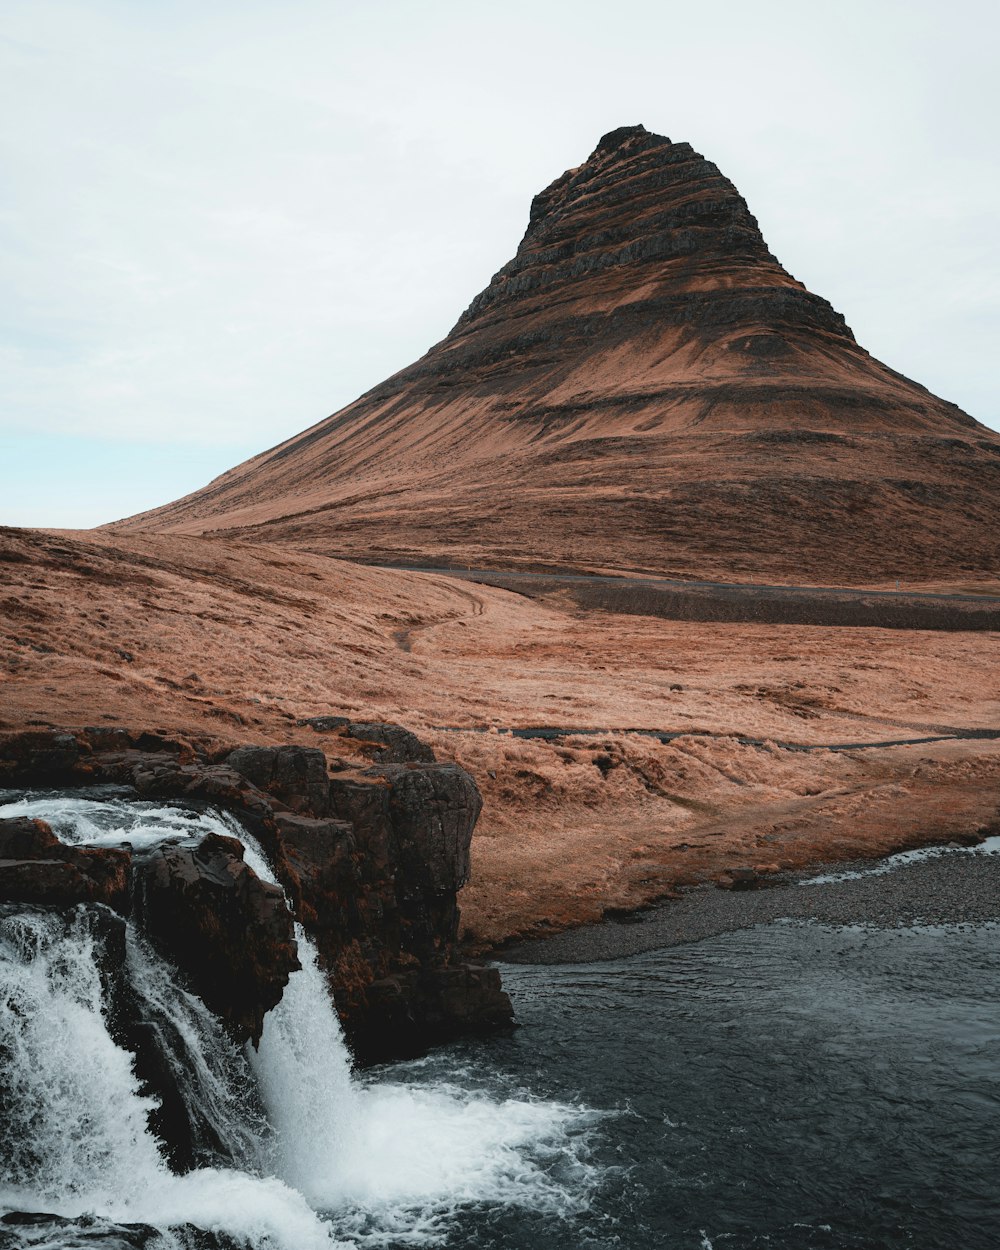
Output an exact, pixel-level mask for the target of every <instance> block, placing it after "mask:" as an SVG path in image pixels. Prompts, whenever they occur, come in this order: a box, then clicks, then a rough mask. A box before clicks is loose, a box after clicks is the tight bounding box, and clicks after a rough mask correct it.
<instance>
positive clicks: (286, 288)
mask: <svg viewBox="0 0 1000 1250" xmlns="http://www.w3.org/2000/svg"><path fill="white" fill-rule="evenodd" d="M6 10H7V14H6V27H7V34H8V37H7V40H6V41H5V42H3V43H0V62H2V63H0V92H2V99H0V106H2V120H0V144H2V150H3V151H2V155H3V169H4V171H5V173H4V175H3V179H4V181H3V190H2V198H0V206H2V207H0V283H2V286H3V290H4V292H5V295H4V301H3V307H4V312H3V326H2V328H3V336H2V339H3V345H4V346H3V349H2V350H3V356H2V361H3V365H4V369H3V379H2V381H0V405H2V407H0V422H2V427H3V428H6V429H7V430H9V431H24V430H29V431H35V432H37V431H48V432H50V433H52V434H53V435H54V436H60V435H68V434H74V435H81V434H85V435H89V436H93V437H95V438H101V439H104V440H106V441H105V443H104V444H103V446H105V448H107V449H110V450H108V453H107V454H113V448H114V446H115V440H127V441H132V442H142V441H147V442H149V443H151V444H155V443H163V442H167V441H173V442H176V443H181V444H190V445H192V446H202V447H206V448H223V449H224V448H227V447H232V449H233V453H234V454H233V458H234V459H236V458H238V457H239V456H241V455H244V454H245V453H246V448H247V447H248V446H250V447H259V448H263V447H265V446H267V445H269V444H271V443H273V442H276V441H278V440H279V439H281V438H283V437H286V436H287V435H289V434H291V433H293V432H294V431H296V430H298V429H301V428H304V427H305V426H307V425H309V424H311V423H312V422H313V421H315V420H317V419H318V418H319V417H321V416H323V415H325V414H326V413H327V412H330V411H333V410H334V409H336V408H338V407H339V406H341V405H342V404H344V403H347V402H349V401H350V400H351V399H353V398H354V397H355V396H356V395H357V394H359V393H360V392H362V391H363V390H365V389H367V388H368V387H369V386H371V385H374V384H375V383H376V382H378V381H380V380H381V379H382V378H383V377H385V376H386V375H387V374H389V373H391V372H393V371H394V370H395V369H397V368H400V367H402V366H403V365H405V364H407V363H409V362H410V361H411V360H412V359H414V358H415V357H416V356H418V355H419V354H420V353H421V352H422V351H424V350H425V349H426V348H427V347H428V346H429V345H430V344H431V343H432V342H434V341H436V340H437V339H438V338H440V337H441V336H442V335H443V334H444V333H446V331H447V330H448V329H449V328H450V326H451V325H452V324H453V323H454V321H455V320H456V318H457V316H458V314H459V313H460V312H461V311H462V309H463V308H464V307H465V305H466V304H467V303H468V301H469V300H470V299H471V297H472V296H473V295H474V294H475V293H476V292H477V291H478V290H479V289H480V288H481V287H482V286H484V285H485V283H486V281H487V280H488V279H489V277H490V275H491V274H492V272H493V271H494V270H495V269H496V268H498V267H499V266H500V264H502V263H503V262H504V261H505V260H506V259H507V258H508V257H509V256H510V255H511V254H512V253H513V250H514V248H515V246H516V244H517V241H518V239H519V237H520V234H521V232H522V230H523V228H524V224H525V222H526V219H527V209H528V203H529V201H530V198H531V196H532V195H533V194H534V193H535V192H536V191H538V190H540V189H541V188H542V187H543V186H544V185H545V184H546V183H548V182H549V181H551V179H552V178H554V177H555V176H556V175H557V174H559V173H560V172H561V171H562V170H563V169H564V168H566V167H567V166H569V165H572V164H575V163H578V162H579V161H580V160H582V159H583V158H584V157H585V156H586V155H587V154H588V152H589V151H590V149H591V148H592V147H593V145H594V143H595V142H596V140H597V138H598V137H599V136H600V134H601V133H602V132H603V131H605V130H608V129H611V128H612V127H614V126H617V125H621V124H629V123H633V122H638V121H641V122H643V123H644V124H645V125H646V126H647V127H649V128H650V129H654V130H659V131H661V132H662V133H666V134H669V135H671V137H673V138H675V139H689V140H690V141H691V142H692V143H694V144H695V146H696V147H699V148H700V149H701V150H702V151H704V152H705V153H706V155H708V156H709V157H710V158H711V159H713V160H715V161H716V162H717V163H718V164H719V165H720V167H721V168H722V169H723V171H724V172H725V173H727V174H728V175H729V176H730V177H731V178H732V179H733V181H734V182H735V183H736V184H737V186H738V187H739V188H740V189H741V191H742V192H743V193H744V195H746V197H747V199H748V201H749V203H750V207H751V209H752V211H754V213H755V214H756V216H757V217H758V219H759V221H760V222H761V226H762V229H763V231H764V235H765V238H767V240H768V242H769V243H770V245H771V247H772V250H774V252H775V253H776V255H777V256H778V257H779V259H781V260H782V261H783V263H784V264H785V265H786V266H787V267H788V268H789V269H790V270H791V271H792V272H793V273H794V274H795V275H796V276H797V277H799V278H801V279H802V280H803V281H805V282H806V283H807V285H809V286H810V287H811V288H812V289H814V290H815V291H817V292H818V293H820V294H822V295H825V296H826V297H827V298H829V299H830V300H831V301H832V302H833V303H834V305H835V306H836V307H837V308H838V309H839V310H840V311H841V312H843V313H844V314H845V315H846V317H847V319H848V322H849V324H851V325H852V326H853V327H854V329H855V331H856V332H857V334H858V337H859V339H860V340H861V342H862V343H863V344H864V345H865V346H866V347H868V348H869V350H871V351H872V352H873V353H874V354H876V355H878V356H880V357H882V358H883V359H885V360H886V362H887V363H889V364H891V365H892V366H893V367H895V368H898V369H900V370H902V371H903V372H904V373H908V374H910V376H913V377H916V378H917V380H919V381H922V382H924V383H925V384H927V385H929V386H931V387H932V389H934V390H936V391H938V392H939V393H940V394H942V395H943V396H944V397H945V398H948V399H952V400H954V401H956V402H958V403H960V404H962V405H963V406H964V407H966V408H967V409H968V410H969V411H971V412H972V413H973V415H975V416H977V417H979V418H980V419H981V420H985V421H987V422H990V423H993V424H1000V403H998V394H997V384H996V380H995V371H994V368H993V363H992V359H991V357H992V354H993V352H994V350H995V347H994V345H995V341H996V330H997V328H998V326H997V323H998V320H1000V296H998V294H997V292H998V291H1000V282H998V278H1000V273H998V271H1000V257H998V254H997V245H996V243H995V241H994V240H995V221H996V218H997V210H998V207H1000V162H998V157H997V151H996V145H995V141H994V137H993V134H992V126H993V121H994V119H995V117H996V116H997V115H998V113H1000V99H998V96H1000V87H998V85H997V81H996V76H995V75H994V74H993V73H992V67H991V64H990V61H991V57H992V51H991V49H992V48H993V47H994V46H995V40H996V36H997V34H998V33H1000V31H998V26H1000V18H998V15H997V11H996V9H995V6H993V5H992V4H982V3H972V2H965V3H957V4H952V5H950V6H948V8H947V11H945V10H944V9H943V8H942V6H940V5H938V4H935V3H919V2H918V3H897V2H895V0H880V2H879V3H878V4H869V3H864V4H862V3H859V2H857V0H854V2H850V0H848V2H847V3H842V4H840V5H838V6H836V8H835V9H831V8H829V7H828V6H812V5H809V6H806V5H801V4H798V3H792V2H791V0H771V2H770V3H760V4H757V5H754V6H748V5H745V4H738V3H735V2H734V0H731V2H729V3H720V4H717V5H714V6H702V7H700V8H697V9H695V7H694V6H690V5H686V4H685V5H681V4H670V3H662V2H661V3H656V4H654V3H643V2H640V0H621V2H620V3H619V4H617V5H615V6H613V7H612V8H609V7H608V6H607V5H606V4H596V3H589V2H583V3H581V2H577V3H570V2H569V0H549V2H548V3H545V2H541V3H539V2H532V3H528V2H527V0H510V2H509V3H506V4H505V5H503V6H499V5H489V6H487V5H469V4H467V3H462V4H460V3H457V2H453V0H438V2H437V3H428V4H420V5H417V4H415V3H406V2H403V0H383V2H381V3H368V2H366V3H361V2H357V3H354V2H350V0H338V2H337V3H327V2H321V0H300V2H297V3H291V4H284V5H279V4H277V3H235V2H230V0H220V2H219V3H215V4H212V5H209V6H206V5H196V4H192V3H186V2H180V0H170V2H162V3H156V2H155V0H144V3H143V4H141V5H135V4H126V3H121V2H114V0H82V2H81V0H74V2H73V3H69V2H66V3H62V4H60V3H53V2H51V0H29V2H26V3H17V2H14V3H11V2H9V0H8V4H7V5H6ZM237 449H238V450H237ZM167 485H168V484H167V483H166V482H163V483H161V484H159V485H158V484H156V483H155V482H153V481H152V480H151V486H150V490H151V491H152V493H153V495H157V497H156V498H153V497H151V498H150V503H154V502H160V501H162V498H163V497H168V496H169V490H167V489H166V487H167ZM161 486H162V487H163V490H162V491H161V489H160V488H161ZM164 492H165V493H164Z"/></svg>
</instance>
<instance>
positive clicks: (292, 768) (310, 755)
mask: <svg viewBox="0 0 1000 1250" xmlns="http://www.w3.org/2000/svg"><path fill="white" fill-rule="evenodd" d="M225 762H226V764H227V765H228V766H229V767H230V768H232V769H234V770H235V771H236V772H238V773H239V774H240V775H241V776H243V777H246V779H247V780H248V781H252V782H253V784H254V785H255V786H257V787H258V788H259V789H261V790H268V791H270V792H271V793H272V794H274V795H277V797H278V798H280V799H282V800H283V801H284V802H285V803H287V804H288V806H289V807H290V808H292V810H293V811H308V812H311V813H312V814H313V815H316V816H325V815H326V811H327V803H328V798H327V796H328V792H329V783H328V782H327V776H326V756H325V755H324V754H323V752H322V751H319V750H317V749H316V748H314V747H238V748H237V749H236V750H235V751H230V753H229V754H228V755H227V756H226V761H225Z"/></svg>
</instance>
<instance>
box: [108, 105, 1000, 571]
mask: <svg viewBox="0 0 1000 1250" xmlns="http://www.w3.org/2000/svg"><path fill="white" fill-rule="evenodd" d="M998 521H1000V436H997V435H996V434H994V433H992V432H991V431H989V430H987V429H985V428H984V427H983V426H980V425H979V424H978V423H977V422H975V421H974V420H973V419H972V418H971V417H969V416H967V415H966V414H965V413H963V412H962V411H961V410H960V409H958V408H956V407H955V406H954V405H953V404H949V403H946V402H944V401H942V400H940V399H937V398H936V397H935V396H933V395H931V394H930V393H929V392H928V391H926V390H925V389H924V388H923V387H921V386H919V385H917V384H916V383H913V382H910V381H909V380H908V379H906V378H903V377H902V376H900V375H899V374H898V373H896V372H894V371H893V370H892V369H889V368H887V367H886V366H885V365H882V364H880V363H879V362H878V361H877V360H875V359H873V358H872V357H871V356H869V355H868V353H867V352H865V351H864V350H863V349H862V348H861V347H859V346H858V344H857V343H856V342H855V340H854V336H853V335H852V334H851V331H850V330H849V329H848V327H847V325H846V323H845V321H844V318H843V317H842V316H841V315H840V314H839V313H838V312H836V311H835V310H834V309H833V308H832V307H831V306H830V304H829V303H828V302H827V301H826V300H825V299H822V298H821V297H820V296H818V295H814V294H812V293H811V292H809V291H807V290H806V289H805V287H803V285H802V284H801V283H800V282H797V281H796V280H795V279H794V278H793V277H791V275H790V274H789V273H788V272H787V271H786V270H785V269H784V268H782V266H781V264H780V263H779V262H778V260H777V259H776V258H775V257H774V256H773V255H772V254H771V252H770V251H769V249H768V247H767V245H766V243H765V242H764V238H763V236H762V234H761V231H760V229H759V227H758V224H757V221H756V220H755V218H754V217H753V215H752V213H751V212H750V209H749V208H748V207H747V204H746V202H745V201H744V200H743V198H742V196H741V195H740V194H739V192H738V191H737V189H736V188H735V187H734V186H733V184H732V183H731V182H730V181H729V180H728V179H727V178H726V177H725V176H724V175H723V174H722V172H721V171H720V170H719V169H718V167H717V166H716V165H714V164H713V163H712V162H711V161H709V160H707V159H706V158H705V157H704V156H702V155H701V154H700V153H698V152H696V151H695V150H694V149H693V148H692V147H691V145H690V144H687V143H674V142H672V141H671V140H670V139H668V138H666V137H664V136H662V135H657V134H653V133H651V132H649V131H647V130H646V129H645V128H644V127H642V126H622V127H619V128H618V129H616V130H612V131H609V132H608V133H607V134H606V135H604V136H603V137H602V138H601V139H600V141H599V142H598V144H597V146H596V147H595V149H594V150H593V152H592V153H591V155H590V156H589V157H588V158H587V159H586V160H585V161H584V162H583V164H581V165H578V166H575V167H574V168H571V169H568V170H567V171H566V172H565V173H563V174H562V175H560V176H559V177H558V178H556V179H555V181H554V182H552V183H551V184H550V185H549V186H548V187H546V188H545V190H543V191H542V192H540V193H539V194H538V195H537V196H535V198H534V200H533V202H532V204H531V210H530V214H529V220H528V226H527V229H526V231H525V234H524V237H523V238H522V240H521V243H520V245H519V247H518V249H517V251H516V253H515V255H514V256H513V257H512V258H511V260H510V261H509V262H508V263H507V264H506V265H504V266H503V268H502V269H500V270H499V272H498V273H496V274H495V275H494V276H493V278H492V280H491V281H490V282H489V284H488V285H487V286H486V288H485V289H484V290H482V291H481V292H480V294H479V295H477V296H476V297H475V298H474V299H473V300H472V302H471V303H470V305H469V307H468V308H467V309H466V311H465V312H464V313H463V314H462V316H461V317H460V318H459V320H458V322H457V324H456V325H455V328H454V329H453V330H452V332H451V333H450V334H449V335H448V336H447V338H445V339H444V340H443V341H442V342H441V343H438V344H437V345H436V346H434V347H432V348H431V349H430V351H428V352H427V354H426V355H425V356H423V357H422V358H421V359H420V360H418V361H417V362H416V363H415V364H413V365H411V366H409V367H408V368H406V369H403V370H402V371H401V372H399V373H397V374H395V375H394V376H393V377H391V378H389V379H387V380H386V381H385V382H383V383H382V384H380V385H379V386H376V387H375V388H373V389H372V390H371V391H369V392H368V393H367V394H365V395H363V396H362V397H361V398H360V399H359V400H357V401H356V402H355V403H354V404H351V405H350V406H349V407H347V408H345V409H343V410H342V411H341V412H338V413H335V414H334V415H333V416H332V417H329V418H328V419H327V420H326V421H323V422H320V424H319V425H316V426H314V427H312V428H311V429H309V430H307V431H305V432H304V433H303V434H300V435H298V436H296V437H295V438H292V439H289V440H288V441H287V442H285V443H283V444H281V446H279V447H276V448H274V449H272V450H271V451H269V452H265V453H263V454H261V455H259V456H257V457H255V458H254V459H253V460H250V461H247V462H246V464H243V465H240V466H238V467H237V468H235V469H233V470H231V471H230V472H229V473H227V474H225V475H223V477H221V478H219V479H217V480H216V481H215V482H213V483H211V484H210V485H209V486H208V487H206V488H205V489H204V490H202V491H198V492H196V493H195V494H194V495H191V496H188V497H187V498H185V499H182V500H179V501H177V502H176V503H174V504H170V505H168V506H167V507H165V508H162V509H159V510H157V511H156V512H154V513H148V514H146V515H144V516H141V517H136V518H132V519H131V520H130V521H128V522H124V523H123V524H124V525H126V526H127V527H128V528H143V527H152V528H167V529H175V530H182V531H186V532H191V533H203V532H214V533H224V534H230V535H237V536H239V537H241V538H260V539H263V540H266V541H271V542H285V543H289V544H291V545H301V546H306V547H308V548H309V549H311V550H314V551H323V552H327V553H329V554H335V555H343V556H353V557H356V558H358V559H362V560H368V561H397V562H399V561H401V562H407V563H414V564H420V565H428V564H431V565H453V564H459V565H463V566H469V565H471V566H473V567H497V566H508V567H517V566H528V567H536V568H538V567H542V568H563V569H567V568H570V569H593V568H597V569H605V570H607V569H621V570H623V571H626V570H633V571H643V572H649V573H668V574H675V575H680V576H686V575H698V576H717V577H721V578H723V579H734V580H741V579H745V580H751V581H762V580H764V581H766V580H789V581H796V580H814V581H816V580H820V581H840V582H846V583H865V582H877V581H879V580H881V579H884V578H886V577H891V578H895V577H900V576H905V577H907V578H908V579H910V580H913V579H914V578H924V577H926V578H931V577H935V576H940V575H942V573H947V574H948V575H953V574H954V570H955V569H956V568H962V569H965V570H971V569H979V568H982V567H989V566H992V565H993V564H995V563H997V562H1000V523H998Z"/></svg>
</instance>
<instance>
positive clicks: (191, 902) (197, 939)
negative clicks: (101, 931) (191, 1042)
mask: <svg viewBox="0 0 1000 1250" xmlns="http://www.w3.org/2000/svg"><path fill="white" fill-rule="evenodd" d="M136 910H137V913H138V918H139V921H140V924H141V926H142V929H143V931H144V932H145V934H146V935H147V937H148V938H149V939H150V941H151V942H152V943H153V945H154V946H155V947H156V948H157V950H158V951H159V952H160V954H162V955H163V956H164V957H165V958H166V959H168V960H169V961H170V962H171V963H173V964H174V965H175V966H176V967H177V968H178V969H180V971H181V972H182V973H183V974H184V976H185V977H186V978H187V979H188V981H189V983H190V985H191V988H192V989H193V990H194V991H195V993H197V994H198V996H199V997H200V998H201V999H202V1001H203V1002H204V1003H205V1005H206V1006H207V1007H208V1008H209V1009H210V1010H211V1011H213V1012H214V1013H215V1014H216V1015H217V1016H219V1017H220V1018H221V1019H222V1020H223V1021H225V1023H226V1025H227V1026H228V1029H229V1032H230V1033H231V1035H232V1036H233V1038H234V1039H235V1040H236V1041H237V1042H244V1041H247V1040H251V1039H252V1040H253V1041H255V1042H256V1041H257V1040H258V1039H259V1038H260V1033H261V1029H262V1027H263V1023H264V1015H265V1013H266V1012H268V1011H270V1009H271V1008H272V1007H274V1006H275V1005H276V1004H277V1003H279V1002H280V1001H281V995H282V992H283V991H284V988H285V986H286V985H287V984H288V978H289V976H290V975H291V973H292V972H294V971H295V969H296V968H298V967H299V966H300V964H299V960H298V954H297V951H296V945H295V937H294V932H293V928H292V918H291V915H290V914H289V912H288V908H287V906H286V905H285V898H284V894H283V891H282V890H281V889H280V887H278V886H275V885H271V884H270V883H269V882H267V881H261V879H260V878H259V877H258V876H257V874H256V873H255V872H254V871H253V870H252V869H251V868H250V867H249V866H248V865H247V864H245V863H244V862H243V847H242V846H241V845H240V844H239V842H237V841H236V840H235V839H234V838H223V837H219V836H218V835H215V834H210V835H209V836H208V837H206V838H203V839H202V841H201V842H200V843H199V844H198V846H196V847H182V846H160V847H157V848H156V849H155V850H154V851H152V852H151V853H150V854H149V855H147V856H144V857H143V858H142V859H141V860H139V862H138V863H137V865H136Z"/></svg>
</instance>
